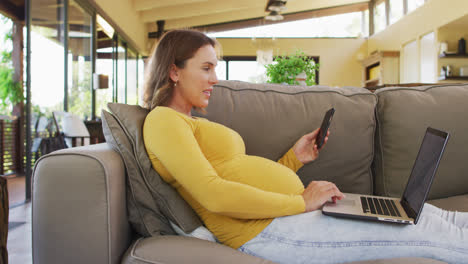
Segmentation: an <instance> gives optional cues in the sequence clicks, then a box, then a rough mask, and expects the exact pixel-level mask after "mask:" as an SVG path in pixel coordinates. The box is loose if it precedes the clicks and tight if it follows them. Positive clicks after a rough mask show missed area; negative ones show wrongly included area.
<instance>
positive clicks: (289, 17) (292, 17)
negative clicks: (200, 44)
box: [193, 3, 368, 33]
mask: <svg viewBox="0 0 468 264" xmlns="http://www.w3.org/2000/svg"><path fill="white" fill-rule="evenodd" d="M367 8H368V5H367V3H360V4H352V5H346V6H339V7H332V8H324V9H318V10H312V11H305V12H298V13H294V14H286V15H284V19H283V20H281V21H267V20H264V18H263V17H260V18H254V19H247V20H243V21H236V22H228V23H220V24H214V25H205V26H198V27H194V28H193V29H196V30H200V31H204V32H210V33H214V32H220V31H227V30H234V29H242V28H249V27H255V26H258V25H260V24H262V25H271V24H276V23H284V22H291V21H296V20H302V19H310V18H316V17H324V16H333V15H338V14H344V13H351V12H358V11H364V10H366V9H367Z"/></svg>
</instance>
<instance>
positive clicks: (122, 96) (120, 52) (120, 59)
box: [116, 40, 127, 103]
mask: <svg viewBox="0 0 468 264" xmlns="http://www.w3.org/2000/svg"><path fill="white" fill-rule="evenodd" d="M125 49H126V48H125V46H124V44H123V43H122V41H120V40H119V46H118V47H117V73H116V74H117V76H116V77H117V102H118V103H127V102H126V96H127V95H126V93H125V88H126V83H127V79H126V68H125Z"/></svg>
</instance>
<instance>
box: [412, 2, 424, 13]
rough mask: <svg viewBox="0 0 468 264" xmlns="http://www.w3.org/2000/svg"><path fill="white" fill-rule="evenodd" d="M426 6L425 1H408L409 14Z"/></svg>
mask: <svg viewBox="0 0 468 264" xmlns="http://www.w3.org/2000/svg"><path fill="white" fill-rule="evenodd" d="M422 5H424V0H408V13H409V12H411V11H413V10H415V9H416V8H418V7H420V6H422Z"/></svg>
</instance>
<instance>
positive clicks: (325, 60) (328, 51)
mask: <svg viewBox="0 0 468 264" xmlns="http://www.w3.org/2000/svg"><path fill="white" fill-rule="evenodd" d="M218 41H219V42H220V43H221V45H222V48H223V55H224V56H256V51H257V49H262V48H272V49H273V55H288V54H293V53H295V51H296V49H301V50H302V51H304V53H306V54H307V55H309V56H319V57H320V75H319V84H320V85H328V86H339V87H342V86H358V87H362V66H361V63H360V61H359V60H358V58H361V59H362V58H363V57H365V54H366V53H367V40H366V39H354V38H346V39H333V38H328V39H322V38H317V39H311V38H304V39H299V38H281V39H276V40H274V41H272V40H271V39H256V40H255V42H254V41H252V39H247V38H236V39H230V38H219V39H218Z"/></svg>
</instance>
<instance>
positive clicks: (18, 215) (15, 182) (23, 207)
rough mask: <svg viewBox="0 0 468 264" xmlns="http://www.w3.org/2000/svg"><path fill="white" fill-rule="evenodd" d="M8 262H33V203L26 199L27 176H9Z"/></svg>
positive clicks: (22, 263) (25, 263)
mask: <svg viewBox="0 0 468 264" xmlns="http://www.w3.org/2000/svg"><path fill="white" fill-rule="evenodd" d="M7 180H8V195H9V203H10V212H9V225H8V241H7V250H8V263H11V264H17V263H18V264H32V246H31V245H32V244H31V231H32V229H31V203H30V202H28V203H24V200H25V177H24V176H20V177H9V178H7Z"/></svg>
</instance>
